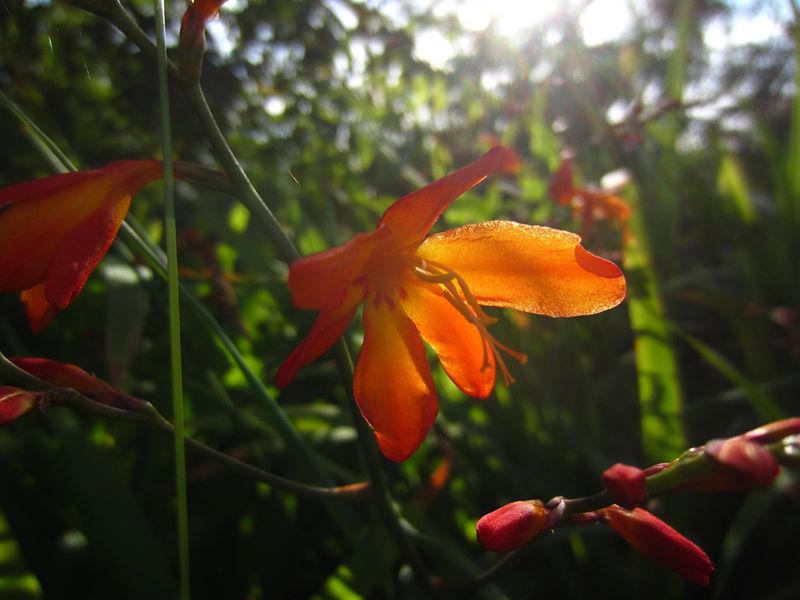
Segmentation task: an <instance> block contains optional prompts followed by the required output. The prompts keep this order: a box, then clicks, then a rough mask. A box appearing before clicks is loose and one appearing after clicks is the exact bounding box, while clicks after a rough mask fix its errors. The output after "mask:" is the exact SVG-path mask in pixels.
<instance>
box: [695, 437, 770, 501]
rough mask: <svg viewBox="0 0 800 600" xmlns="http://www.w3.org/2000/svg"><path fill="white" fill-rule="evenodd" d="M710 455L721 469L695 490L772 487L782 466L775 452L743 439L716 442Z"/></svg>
mask: <svg viewBox="0 0 800 600" xmlns="http://www.w3.org/2000/svg"><path fill="white" fill-rule="evenodd" d="M706 454H707V455H708V456H709V457H711V458H712V459H713V460H714V461H716V462H717V463H719V465H720V468H719V469H718V470H717V471H716V472H714V473H711V474H710V475H707V476H704V477H703V478H701V479H700V480H698V482H697V483H698V486H697V487H696V488H695V489H714V490H741V489H748V488H753V487H764V486H766V485H769V484H770V483H771V482H772V480H773V479H775V477H777V476H778V471H779V470H780V467H779V466H778V461H777V460H776V459H775V457H774V456H773V455H772V453H771V452H770V451H769V450H767V449H766V448H764V447H763V446H761V445H760V444H757V443H755V442H750V441H748V440H746V439H744V438H743V437H741V436H738V437H734V438H729V439H727V440H712V441H710V442H708V443H707V444H706Z"/></svg>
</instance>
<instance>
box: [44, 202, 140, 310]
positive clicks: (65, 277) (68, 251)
mask: <svg viewBox="0 0 800 600" xmlns="http://www.w3.org/2000/svg"><path fill="white" fill-rule="evenodd" d="M120 191H121V190H115V191H112V193H111V194H109V198H108V200H107V201H106V202H105V203H104V204H103V205H102V206H101V207H100V208H99V209H98V210H96V211H94V212H93V213H92V214H91V215H89V216H88V217H87V218H86V219H85V220H83V221H82V222H81V223H80V224H78V225H77V226H76V227H75V228H73V229H72V231H71V232H70V233H69V234H68V235H67V236H66V237H65V238H64V239H63V241H62V242H61V244H59V246H58V248H57V249H56V251H55V253H54V255H53V259H52V260H51V262H50V266H49V267H48V269H47V278H46V280H45V294H46V296H47V300H48V301H49V302H50V304H52V305H53V306H54V307H55V308H56V309H57V310H63V309H64V308H66V307H67V306H69V304H70V303H71V302H72V301H73V300H74V299H75V297H76V296H77V295H78V294H79V293H80V291H81V290H82V289H83V286H84V285H85V284H86V280H87V279H88V278H89V275H91V273H92V271H94V270H95V268H96V267H97V265H98V264H99V263H100V261H101V260H102V258H103V257H104V256H105V254H106V252H108V248H109V247H110V246H111V243H112V242H113V241H114V238H115V237H116V236H117V231H118V230H119V227H120V225H121V224H122V220H123V219H124V218H125V215H126V214H128V208H129V207H130V205H131V195H130V194H129V193H125V192H123V195H120V196H117V193H119V192H120ZM115 192H116V193H115Z"/></svg>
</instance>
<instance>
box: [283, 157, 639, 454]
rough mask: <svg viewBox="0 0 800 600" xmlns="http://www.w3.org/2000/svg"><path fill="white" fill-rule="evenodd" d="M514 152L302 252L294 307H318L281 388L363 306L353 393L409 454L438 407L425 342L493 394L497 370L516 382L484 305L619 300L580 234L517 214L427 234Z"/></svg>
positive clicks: (610, 277) (560, 311)
mask: <svg viewBox="0 0 800 600" xmlns="http://www.w3.org/2000/svg"><path fill="white" fill-rule="evenodd" d="M512 159H513V157H512V156H511V155H510V153H509V151H508V150H506V149H505V148H503V147H497V148H494V149H492V150H490V151H489V152H487V153H486V154H484V155H483V156H482V157H481V158H479V159H478V160H476V161H475V162H473V163H471V164H469V165H467V166H466V167H464V168H462V169H459V170H458V171H455V172H454V173H451V174H450V175H448V176H446V177H443V178H442V179H439V180H438V181H435V182H433V183H431V184H430V185H427V186H425V187H423V188H421V189H419V190H417V191H415V192H412V193H411V194H408V195H407V196H404V197H403V198H401V199H400V200H398V201H397V202H395V203H394V204H392V205H391V206H390V207H389V208H388V209H387V210H386V212H385V213H384V214H383V216H382V217H381V219H380V221H379V222H378V226H377V228H376V229H375V231H373V232H372V233H368V234H359V235H357V236H356V237H355V238H354V239H352V240H350V241H349V242H347V243H345V244H343V245H341V246H338V247H336V248H332V249H330V250H327V251H325V252H320V253H317V254H314V255H312V256H308V257H306V258H303V259H301V260H298V261H296V262H295V263H293V264H292V265H291V268H290V270H289V287H290V289H291V292H292V299H293V301H294V304H295V306H297V307H299V308H307V309H316V310H319V311H320V313H319V315H318V317H317V320H316V322H315V323H314V326H313V327H312V328H311V331H310V332H309V334H308V335H307V336H306V338H305V339H304V340H303V341H302V342H301V343H300V345H299V346H298V347H297V348H295V350H294V351H293V352H292V353H291V354H290V355H289V357H288V358H287V359H286V360H285V361H284V362H283V364H282V365H281V366H280V368H279V369H278V373H277V375H276V382H277V384H278V386H280V387H283V386H285V385H287V384H288V383H289V382H290V381H291V380H292V378H293V377H294V375H295V373H297V371H298V369H300V368H301V367H302V366H304V365H306V364H308V363H310V362H311V361H313V360H315V359H316V358H317V357H319V356H320V355H321V354H322V353H323V352H325V351H326V350H327V349H328V348H329V347H330V346H331V345H332V344H333V343H334V342H335V341H336V339H337V338H338V337H339V336H340V335H342V333H344V331H345V330H346V329H347V326H348V324H349V323H350V320H351V319H352V317H353V315H354V314H355V312H356V309H357V308H358V306H359V304H361V303H364V314H363V322H364V345H363V347H362V349H361V354H360V356H359V358H358V363H357V365H356V369H355V380H354V385H353V391H354V395H355V399H356V402H357V403H358V406H359V408H360V409H361V413H362V414H363V415H364V418H365V419H366V420H367V422H368V423H369V424H370V425H371V427H372V428H373V430H374V432H375V436H376V438H377V441H378V445H379V446H380V449H381V451H382V452H383V454H384V456H386V457H387V458H389V459H391V460H394V461H403V460H405V459H406V458H408V457H409V456H410V455H411V454H412V453H413V452H414V451H415V450H416V449H417V447H418V446H419V445H420V444H421V443H422V440H423V439H424V438H425V435H426V434H427V432H428V430H429V429H430V428H431V426H432V425H433V421H434V419H435V418H436V414H437V412H438V404H437V398H436V392H435V390H434V386H433V379H432V377H431V370H430V367H429V365H428V361H427V359H426V356H425V350H424V347H423V344H422V340H423V339H425V341H427V342H428V343H429V344H430V345H431V346H432V347H433V349H434V350H435V351H436V352H437V354H438V355H439V359H440V361H441V363H442V366H443V368H444V370H445V372H446V373H447V374H448V375H449V376H450V378H451V379H452V380H453V382H454V383H455V384H456V385H457V386H458V387H459V388H460V389H461V390H462V391H463V392H464V393H466V394H468V395H470V396H475V397H478V398H485V397H486V396H488V395H489V393H490V392H491V390H492V388H493V386H494V381H495V367H498V368H499V369H500V371H501V373H502V374H503V377H504V379H505V380H506V382H507V383H508V382H510V381H512V377H511V374H510V373H509V371H508V369H507V368H506V365H505V363H504V361H503V358H502V354H501V352H505V353H507V354H510V355H511V356H513V357H514V358H516V359H518V360H519V361H520V362H524V360H525V355H523V354H520V353H517V352H514V351H512V350H509V349H508V348H506V347H505V346H503V345H502V344H500V343H499V342H498V341H497V340H495V339H494V337H492V335H491V334H490V333H489V332H488V330H487V326H488V325H489V324H491V323H492V322H493V321H494V319H492V318H490V317H489V316H487V315H486V314H485V313H484V312H483V310H481V308H480V306H481V305H484V306H501V307H510V308H516V309H517V310H522V311H525V312H531V313H538V314H543V315H549V316H553V317H566V316H576V315H587V314H592V313H597V312H600V311H603V310H607V309H609V308H612V307H613V306H616V305H617V304H619V302H621V301H622V299H623V297H624V296H625V280H624V278H623V276H622V274H621V273H620V270H619V269H618V268H617V267H616V265H614V264H613V263H611V262H609V261H606V260H603V259H601V258H599V257H597V256H594V255H593V254H590V253H589V252H587V251H586V250H584V249H583V247H582V246H580V243H579V242H580V238H579V237H578V236H577V235H575V234H572V233H568V232H565V231H558V230H555V229H550V228H547V227H536V226H531V225H522V224H519V223H512V222H509V221H490V222H487V223H480V224H475V225H467V226H464V227H459V228H457V229H454V230H451V231H447V232H444V233H440V234H436V235H433V236H430V237H428V238H427V239H426V237H425V236H426V235H427V234H428V232H429V230H430V228H431V227H432V226H433V224H434V223H435V222H436V220H437V219H438V218H439V216H440V215H441V214H442V212H443V211H444V210H445V208H447V206H448V205H449V204H450V203H451V202H452V201H453V200H454V199H455V198H457V197H458V196H459V195H461V194H462V193H463V192H465V191H466V190H468V189H470V188H471V187H473V186H475V185H477V184H478V183H480V182H481V181H483V180H484V179H485V178H486V176H487V175H489V174H491V173H495V172H498V171H502V169H503V168H504V165H505V164H506V163H507V161H509V160H512Z"/></svg>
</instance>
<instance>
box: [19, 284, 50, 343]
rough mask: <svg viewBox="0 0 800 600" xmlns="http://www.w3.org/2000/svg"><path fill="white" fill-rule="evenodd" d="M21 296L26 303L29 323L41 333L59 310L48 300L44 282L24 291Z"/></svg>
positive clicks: (36, 331) (34, 329) (35, 331)
mask: <svg viewBox="0 0 800 600" xmlns="http://www.w3.org/2000/svg"><path fill="white" fill-rule="evenodd" d="M19 297H20V300H22V303H23V304H24V305H25V314H26V315H27V317H28V324H29V325H30V328H31V331H33V333H39V332H40V331H42V330H43V329H44V328H45V327H47V325H48V324H49V323H50V321H52V320H53V317H54V316H56V313H57V312H58V311H57V310H56V309H55V308H54V307H53V306H52V305H51V304H50V302H48V301H47V297H46V296H45V292H44V283H40V284H39V285H37V286H35V287H32V288H30V289H29V290H25V291H23V292H22V293H21V294H20V295H19Z"/></svg>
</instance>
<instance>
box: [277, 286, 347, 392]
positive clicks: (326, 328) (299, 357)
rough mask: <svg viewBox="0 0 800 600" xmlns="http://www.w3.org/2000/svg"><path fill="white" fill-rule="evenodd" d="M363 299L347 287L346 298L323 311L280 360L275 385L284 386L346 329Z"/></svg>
mask: <svg viewBox="0 0 800 600" xmlns="http://www.w3.org/2000/svg"><path fill="white" fill-rule="evenodd" d="M362 299H363V290H362V289H361V288H359V287H357V286H351V287H350V289H349V290H348V293H347V296H346V297H345V298H344V299H343V300H342V301H341V302H340V303H339V304H337V305H335V306H332V307H330V308H324V309H322V311H321V312H320V313H319V315H317V320H316V321H314V325H312V327H311V330H310V331H309V332H308V335H306V337H305V338H303V341H302V342H300V344H299V345H298V346H297V347H296V348H295V349H294V350H293V351H292V353H291V354H290V355H289V356H288V357H287V358H286V360H284V361H283V363H282V364H281V366H280V367H279V368H278V372H277V373H276V374H275V384H276V385H277V386H278V387H285V386H287V385H289V382H290V381H291V380H292V379H294V376H295V374H297V371H299V370H300V369H301V368H302V367H304V366H305V365H307V364H308V363H310V362H311V361H313V360H315V359H316V358H318V357H319V356H321V355H322V354H323V353H324V352H325V351H326V350H327V349H328V348H330V347H331V346H332V345H333V343H334V342H335V341H336V340H337V339H338V338H339V337H340V336H341V335H342V334H343V333H344V332H345V331H346V330H347V326H348V325H349V324H350V321H352V320H353V315H354V314H355V312H356V308H358V305H359V304H360V302H361V300H362Z"/></svg>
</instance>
